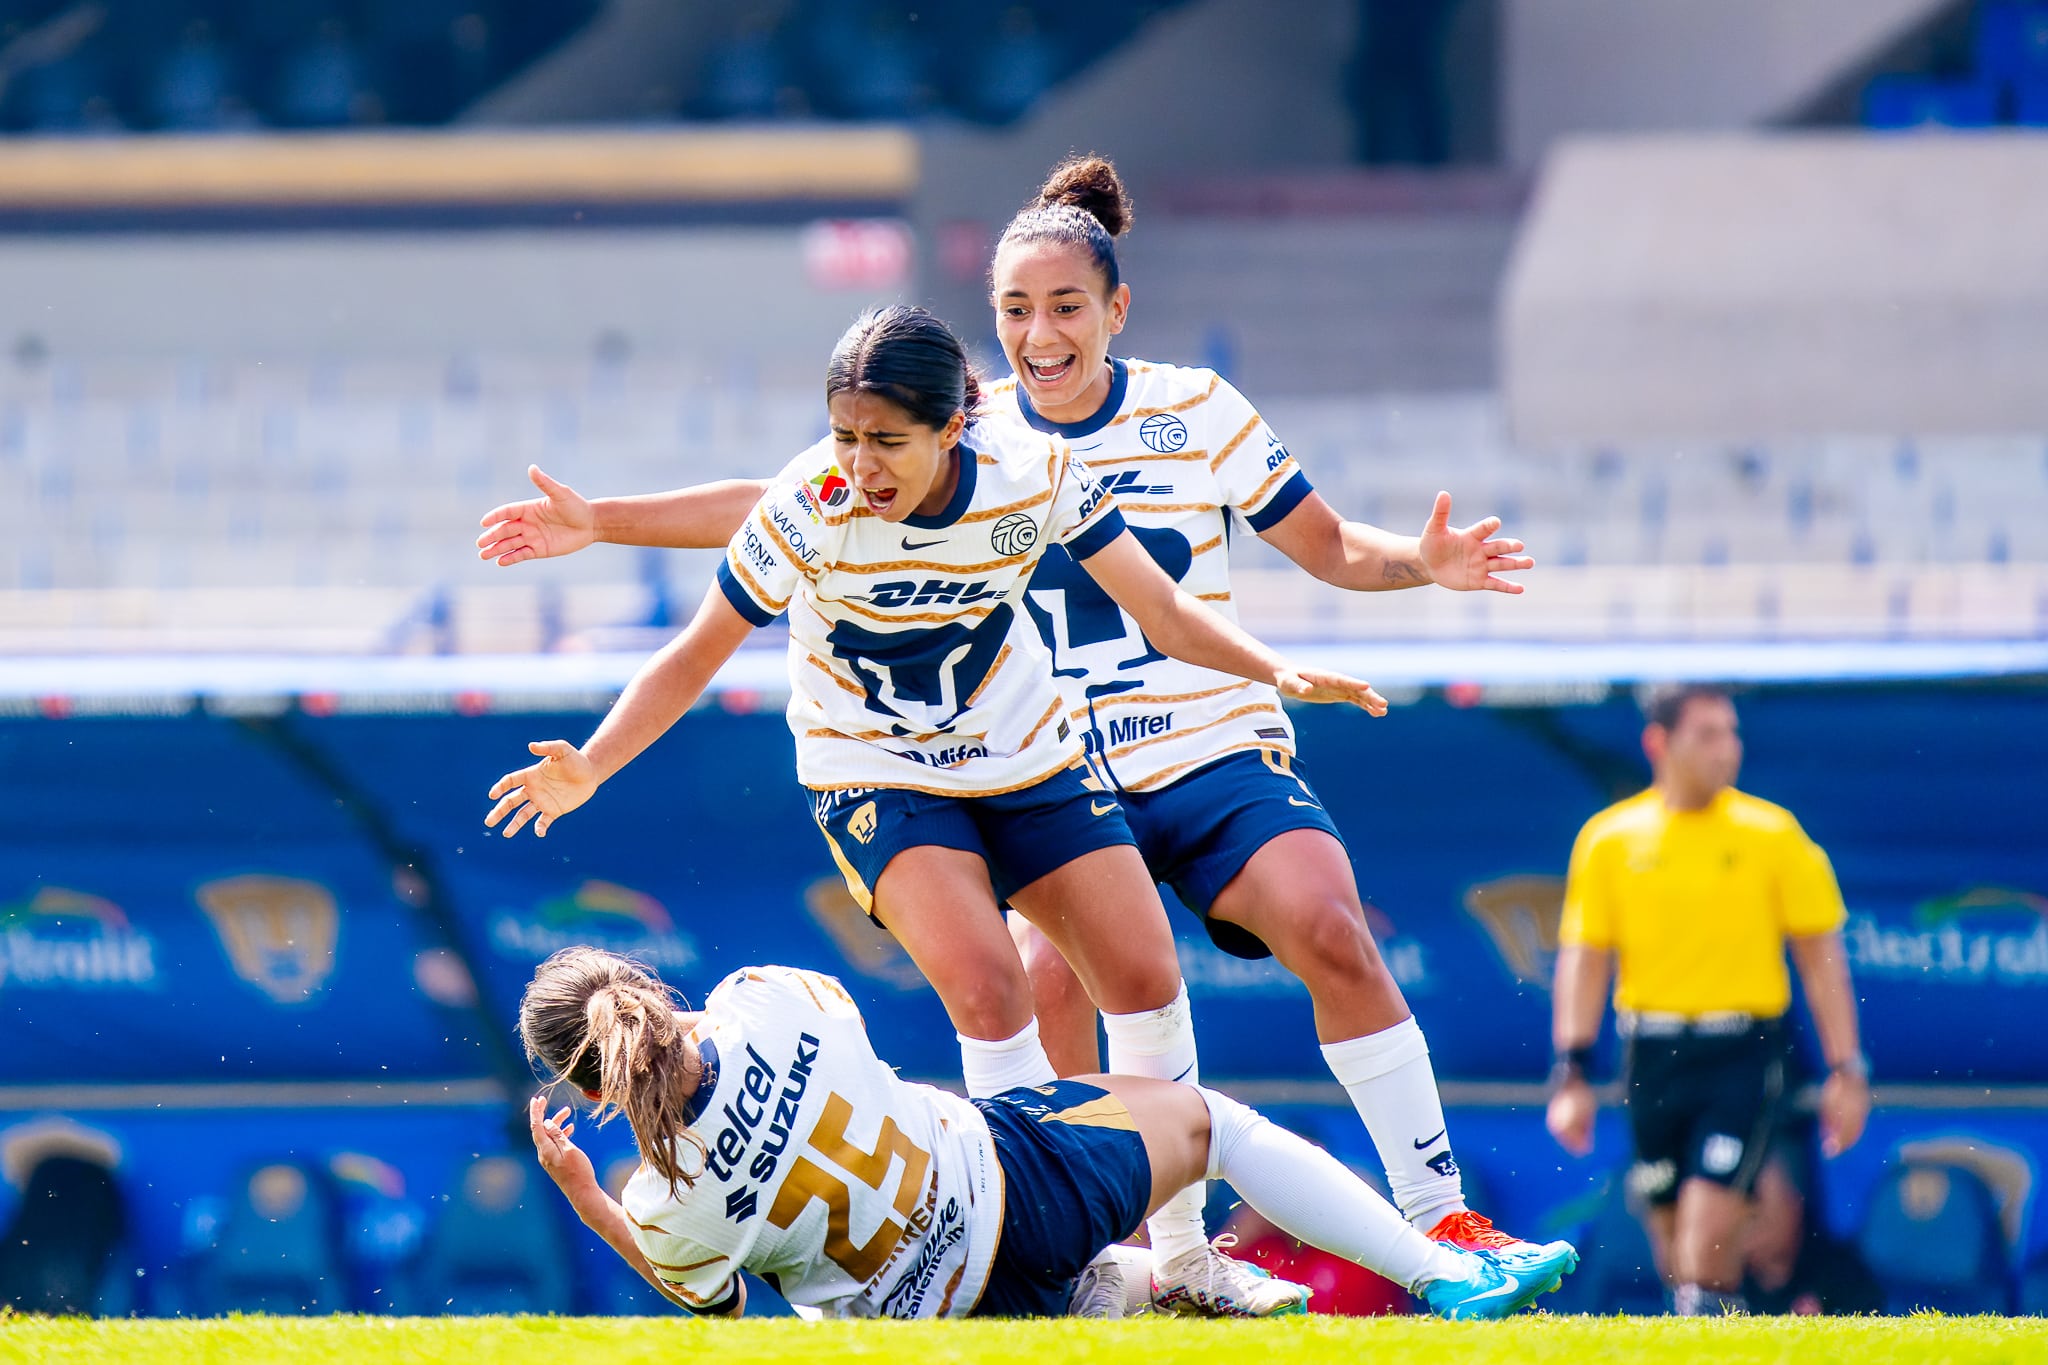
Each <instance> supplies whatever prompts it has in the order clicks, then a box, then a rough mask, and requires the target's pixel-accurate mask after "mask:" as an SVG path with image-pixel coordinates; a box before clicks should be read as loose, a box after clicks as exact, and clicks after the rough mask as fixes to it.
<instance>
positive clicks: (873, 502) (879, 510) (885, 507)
mask: <svg viewBox="0 0 2048 1365" xmlns="http://www.w3.org/2000/svg"><path fill="white" fill-rule="evenodd" d="M860 495H861V496H862V497H864V498H866V499H867V500H868V506H869V507H870V508H871V509H872V510H873V511H874V512H875V513H876V514H877V515H879V516H887V515H888V514H889V509H890V507H892V506H894V505H895V502H896V490H895V489H893V488H863V489H861V490H860Z"/></svg>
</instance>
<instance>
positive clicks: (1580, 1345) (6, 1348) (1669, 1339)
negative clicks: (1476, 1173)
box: [0, 1315, 2048, 1365]
mask: <svg viewBox="0 0 2048 1365" xmlns="http://www.w3.org/2000/svg"><path fill="white" fill-rule="evenodd" d="M102 1360H121V1361H129V1360H136V1361H142V1360H146V1361H152V1362H158V1361H160V1362H165V1363H166V1365H183V1363H184V1362H188V1361H234V1362H237V1363H238V1365H239V1362H260V1361H279V1362H290V1365H330V1363H331V1365H342V1362H348V1365H355V1362H359V1361H418V1362H427V1361H452V1362H459V1363H460V1365H495V1363H496V1362H499V1361H525V1360H535V1361H550V1362H569V1361H577V1362H590V1363H592V1365H629V1363H632V1362H643V1361H644V1362H647V1363H648V1365H710V1363H711V1362H714V1361H791V1362H795V1361H832V1362H842V1361H878V1362H888V1365H939V1362H950V1361H962V1362H971V1363H972V1365H1038V1362H1045V1363H1046V1365H1084V1363H1085V1362H1091V1361H1144V1362H1147V1363H1148V1365H1152V1363H1154V1362H1156V1363H1157V1365H1172V1363H1173V1362H1202V1365H1239V1362H1242V1365H1290V1363H1291V1362H1294V1361H1346V1362H1350V1361H1356V1362H1358V1363H1359V1365H1459V1362H1513V1363H1514V1365H1589V1363H1590V1362H1600V1361H1618V1362H1625V1363H1626V1365H1681V1362H1683V1363H1684V1365H1690V1363H1691V1362H1694V1361H1711V1362H1717V1363H1718V1362H1731V1363H1732V1365H1813V1363H1814V1362H1822V1361H1844V1362H1853V1365H1963V1363H1964V1362H1993V1361H1996V1362H2009V1365H2042V1362H2048V1319H2043V1318H1946V1317H1940V1316H1935V1315H1927V1316H1921V1317H1913V1318H1829V1319H1823V1318H1724V1319H1718V1320H1712V1321H1706V1320H1698V1319H1694V1320H1680V1319H1671V1318H1576V1317H1549V1316H1543V1315H1536V1316H1529V1317H1522V1318H1518V1319H1515V1320H1514V1321H1511V1322H1503V1323H1441V1322H1435V1321H1431V1320H1427V1319H1418V1318H1397V1319H1370V1318H1367V1319H1357V1318H1325V1317H1315V1318H1306V1319H1303V1318H1296V1319H1290V1320H1285V1321H1277V1322H1261V1323H1244V1322H1190V1321H1181V1320H1174V1319H1149V1320H1146V1321H1141V1322H1126V1323H1086V1322H1040V1323H977V1322H941V1323H802V1322H795V1321H791V1320H789V1319H776V1320H763V1321H757V1322H694V1321H688V1320H683V1319H677V1318H312V1319H306V1318H254V1317H252V1318H228V1319H218V1320H211V1321H195V1322H166V1321H140V1322H89V1321H68V1320H49V1319H35V1318H19V1317H15V1318H8V1317H0V1361H37V1362H41V1361H52V1362H56V1361H63V1362H67V1363H68V1362H72V1361H102Z"/></svg>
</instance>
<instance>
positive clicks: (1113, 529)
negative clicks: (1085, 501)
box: [1067, 507, 1130, 563]
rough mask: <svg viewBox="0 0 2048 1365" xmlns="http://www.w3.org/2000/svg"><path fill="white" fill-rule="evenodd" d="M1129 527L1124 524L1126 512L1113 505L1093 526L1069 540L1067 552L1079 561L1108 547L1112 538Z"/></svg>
mask: <svg viewBox="0 0 2048 1365" xmlns="http://www.w3.org/2000/svg"><path fill="white" fill-rule="evenodd" d="M1129 529H1130V528H1129V527H1127V526H1125V525H1124V514H1123V513H1122V512H1119V511H1117V510H1116V508H1114V507H1112V508H1110V509H1109V510H1108V511H1107V512H1104V513H1103V514H1102V515H1101V516H1100V517H1099V518H1097V519H1096V522H1095V524H1094V525H1093V526H1091V527H1089V528H1088V529H1087V530H1085V531H1083V532H1082V533H1081V534H1080V535H1078V536H1075V537H1074V538H1073V539H1072V540H1070V541H1068V542H1067V553H1068V554H1070V555H1072V556H1073V557H1074V559H1075V562H1077V563H1078V562H1079V561H1081V560H1084V559H1086V558H1088V557H1089V556H1090V555H1094V554H1099V553H1101V552H1102V551H1104V550H1106V549H1108V548H1109V543H1110V542H1111V541H1112V540H1115V539H1116V538H1117V537H1118V536H1120V535H1122V534H1123V533H1124V532H1125V531H1127V530H1129Z"/></svg>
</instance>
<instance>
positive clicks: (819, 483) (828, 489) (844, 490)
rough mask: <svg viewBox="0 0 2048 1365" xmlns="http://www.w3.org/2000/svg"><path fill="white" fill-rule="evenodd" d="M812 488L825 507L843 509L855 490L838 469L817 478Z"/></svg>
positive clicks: (829, 470)
mask: <svg viewBox="0 0 2048 1365" xmlns="http://www.w3.org/2000/svg"><path fill="white" fill-rule="evenodd" d="M810 486H811V487H812V488H814V489H816V490H817V493H816V496H817V499H818V502H819V504H820V505H821V506H824V507H842V506H844V505H845V503H846V500H847V499H848V498H850V497H852V496H853V488H852V486H851V485H849V484H848V483H847V482H846V476H845V475H844V474H841V473H840V472H839V471H838V470H836V469H828V470H826V471H825V472H824V473H822V474H819V475H817V476H815V477H814V478H812V480H811V485H810Z"/></svg>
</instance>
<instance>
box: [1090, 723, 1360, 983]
mask: <svg viewBox="0 0 2048 1365" xmlns="http://www.w3.org/2000/svg"><path fill="white" fill-rule="evenodd" d="M1123 799H1124V814H1125V817H1126V818H1127V819H1128V820H1129V821H1130V824H1131V833H1132V834H1133V835H1134V836H1136V838H1137V841H1138V851H1139V852H1140V853H1142V854H1144V855H1145V866H1146V867H1148V868H1150V869H1151V870H1152V875H1153V876H1154V877H1156V878H1158V879H1159V880H1160V881H1162V882H1164V883H1166V884H1167V885H1168V886H1170V887H1172V888H1173V893H1174V894H1175V895H1176V896H1179V897H1180V899H1181V903H1182V904H1183V905H1185V906H1187V908H1188V909H1190V910H1192V911H1194V912H1195V913H1196V914H1197V915H1200V916H1201V917H1202V926H1203V927H1204V928H1206V929H1207V930H1208V931H1209V938H1210V939H1211V940H1212V941H1213V942H1214V943H1215V944H1216V946H1217V947H1218V948H1221V949H1222V950H1223V951H1224V952H1226V953H1229V954H1231V955H1232V956H1235V957H1248V958H1262V957H1271V956H1272V955H1273V950H1272V949H1271V948H1268V947H1267V946H1266V945H1265V944H1264V943H1262V942H1260V941H1259V938H1258V936H1257V935H1256V934H1254V933H1252V932H1251V931H1250V930H1249V929H1246V928H1244V927H1243V926H1241V925H1236V924H1231V923H1228V922H1227V921H1224V920H1218V919H1211V918H1210V917H1209V908H1210V907H1211V906H1213V905H1214V904H1215V903H1216V897H1217V896H1218V895H1220V894H1221V893H1222V891H1223V888H1224V887H1226V886H1228V885H1230V880H1231V878H1233V877H1235V876H1236V875H1237V874H1238V873H1240V872H1242V871H1244V865H1245V864H1246V863H1248V862H1250V861H1251V860H1252V855H1253V854H1254V853H1257V852H1258V851H1259V850H1260V849H1262V848H1264V847H1265V846H1266V845H1267V844H1269V843H1271V842H1272V841H1273V840H1274V839H1276V838H1278V837H1279V836H1280V835H1282V834H1285V833H1287V832H1288V831H1289V830H1296V829H1319V830H1322V831H1323V832H1324V833H1326V834H1328V835H1329V836H1330V837H1332V838H1333V839H1336V840H1337V841H1338V842H1339V843H1342V842H1343V841H1344V836H1343V835H1341V834H1339V833H1337V826H1336V823H1335V822H1334V821H1332V820H1331V819H1330V813H1329V812H1328V811H1326V810H1324V809H1323V799H1322V798H1321V797H1319V796H1317V795H1316V793H1315V789H1314V788H1313V787H1311V786H1309V784H1308V778H1307V776H1306V774H1305V773H1304V771H1303V768H1302V763H1301V760H1300V759H1298V758H1290V757H1289V756H1288V755H1286V754H1284V753H1280V752H1278V751H1277V750H1273V749H1260V750H1257V751H1256V752H1252V753H1242V754H1232V755H1230V756H1229V757H1228V758H1221V759H1218V760H1217V761H1216V762H1214V763H1210V764H1206V765H1204V766H1203V767H1200V768H1197V769H1195V770H1194V771H1193V772H1192V773H1189V774H1188V775H1187V776H1186V777H1183V778H1181V779H1180V780H1179V781H1178V782H1174V783H1172V784H1171V785H1169V786H1165V787H1161V788H1159V789H1158V790H1156V791H1146V792H1124V793H1123Z"/></svg>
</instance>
